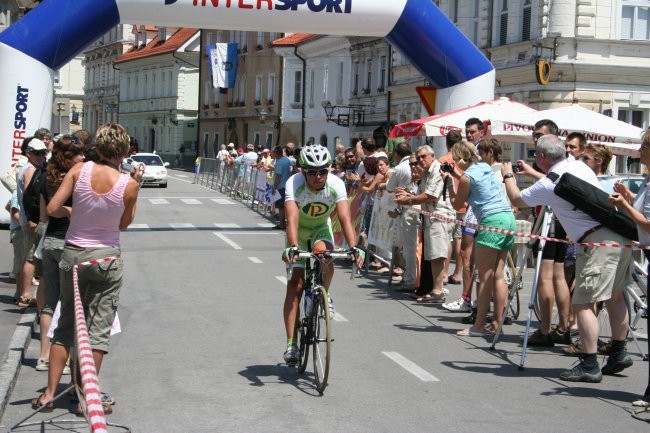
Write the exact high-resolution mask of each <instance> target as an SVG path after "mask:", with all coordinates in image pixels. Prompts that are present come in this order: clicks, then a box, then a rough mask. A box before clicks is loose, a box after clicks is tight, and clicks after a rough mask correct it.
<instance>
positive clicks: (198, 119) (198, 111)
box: [174, 30, 227, 157]
mask: <svg viewBox="0 0 650 433" xmlns="http://www.w3.org/2000/svg"><path fill="white" fill-rule="evenodd" d="M199 32H200V35H199V41H200V42H199V45H200V47H199V86H201V87H200V88H199V89H201V88H203V90H205V86H204V85H203V76H202V75H203V73H202V72H203V68H202V67H201V66H202V65H203V56H205V49H204V48H203V30H199ZM174 57H176V56H174ZM200 95H201V91H200V90H199V97H200ZM176 109H177V110H178V106H176ZM196 124H197V128H196V151H197V152H198V153H199V154H200V152H201V150H200V149H201V146H200V145H199V143H200V142H201V128H200V125H202V124H203V122H201V101H200V100H199V101H198V105H197V109H196ZM181 140H182V139H181ZM226 140H227V138H226V137H225V136H224V142H225V141H226ZM203 156H204V157H207V155H203Z"/></svg>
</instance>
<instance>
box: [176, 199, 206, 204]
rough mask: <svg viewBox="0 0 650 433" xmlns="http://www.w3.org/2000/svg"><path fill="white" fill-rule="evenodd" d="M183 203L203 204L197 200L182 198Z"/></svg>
mask: <svg viewBox="0 0 650 433" xmlns="http://www.w3.org/2000/svg"><path fill="white" fill-rule="evenodd" d="M181 201H182V202H183V203H185V204H201V201H200V200H197V199H195V198H182V199H181Z"/></svg>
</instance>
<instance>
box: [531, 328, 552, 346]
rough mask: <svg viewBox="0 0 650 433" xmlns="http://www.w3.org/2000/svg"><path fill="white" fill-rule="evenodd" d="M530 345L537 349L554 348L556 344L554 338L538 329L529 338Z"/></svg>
mask: <svg viewBox="0 0 650 433" xmlns="http://www.w3.org/2000/svg"><path fill="white" fill-rule="evenodd" d="M528 345H529V346H536V347H553V346H554V345H555V343H554V342H553V337H551V336H550V335H544V334H542V331H541V330H540V329H538V330H537V331H535V332H533V333H532V334H530V335H529V336H528Z"/></svg>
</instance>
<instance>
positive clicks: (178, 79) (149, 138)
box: [115, 26, 200, 162]
mask: <svg viewBox="0 0 650 433" xmlns="http://www.w3.org/2000/svg"><path fill="white" fill-rule="evenodd" d="M134 29H135V41H134V42H135V43H134V46H133V48H132V49H131V50H129V51H128V52H126V53H124V54H123V55H122V56H120V57H119V58H118V59H117V61H116V62H115V68H116V69H119V71H120V81H119V86H120V96H119V115H120V117H119V119H120V123H121V124H123V125H124V126H125V127H126V128H127V130H128V131H129V135H131V137H133V138H135V139H136V140H137V142H138V144H139V150H140V151H144V152H152V151H156V152H157V153H158V154H160V155H161V157H162V158H163V159H164V160H165V161H169V162H177V161H176V159H177V157H178V156H179V152H178V150H179V148H180V146H181V145H184V147H185V148H188V149H192V148H195V147H196V146H195V143H196V142H197V134H198V121H197V115H198V101H199V51H200V31H199V30H197V29H190V28H180V29H178V28H169V27H168V28H165V27H158V28H155V30H154V28H152V27H150V26H136V27H135V28H134ZM191 157H192V155H189V152H188V156H187V158H191Z"/></svg>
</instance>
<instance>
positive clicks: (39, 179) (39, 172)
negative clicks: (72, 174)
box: [23, 166, 47, 224]
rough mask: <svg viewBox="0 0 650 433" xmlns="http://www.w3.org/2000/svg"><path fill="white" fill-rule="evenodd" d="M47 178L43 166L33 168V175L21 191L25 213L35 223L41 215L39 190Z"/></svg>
mask: <svg viewBox="0 0 650 433" xmlns="http://www.w3.org/2000/svg"><path fill="white" fill-rule="evenodd" d="M46 179H47V170H45V166H41V167H37V168H36V169H35V170H34V175H33V176H32V179H31V180H30V181H29V185H27V188H25V192H23V208H24V209H25V215H27V219H28V220H30V221H31V222H34V223H37V224H38V221H39V220H40V216H41V199H40V196H41V191H42V190H43V188H44V185H45V181H46Z"/></svg>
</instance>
